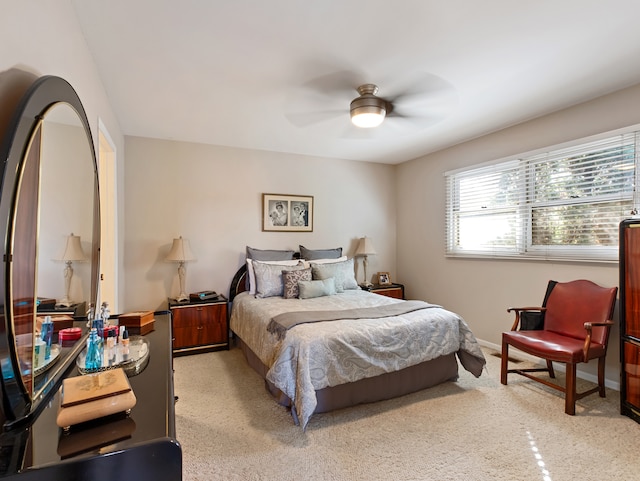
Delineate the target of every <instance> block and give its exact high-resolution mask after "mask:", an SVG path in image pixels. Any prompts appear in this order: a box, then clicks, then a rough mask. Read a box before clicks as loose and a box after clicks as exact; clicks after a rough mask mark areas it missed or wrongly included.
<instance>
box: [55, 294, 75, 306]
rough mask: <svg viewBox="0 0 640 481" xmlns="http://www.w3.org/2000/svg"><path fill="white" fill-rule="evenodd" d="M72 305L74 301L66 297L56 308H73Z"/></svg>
mask: <svg viewBox="0 0 640 481" xmlns="http://www.w3.org/2000/svg"><path fill="white" fill-rule="evenodd" d="M72 305H73V301H72V300H71V299H69V298H68V297H66V296H65V297H64V298H62V299H60V301H58V302H57V303H56V306H59V307H71V306H72Z"/></svg>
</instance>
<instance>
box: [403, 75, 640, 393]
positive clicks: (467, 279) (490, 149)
mask: <svg viewBox="0 0 640 481" xmlns="http://www.w3.org/2000/svg"><path fill="white" fill-rule="evenodd" d="M638 123H640V85H638V86H635V87H632V88H629V89H626V90H623V91H620V92H617V93H614V94H611V95H607V96H605V97H601V98H599V99H596V100H594V101H591V102H588V103H585V104H581V105H578V106H575V107H573V108H570V109H566V110H563V111H560V112H556V113H554V114H552V115H548V116H545V117H542V118H539V119H536V120H532V121H530V122H527V123H524V124H521V125H517V126H514V127H511V128H509V129H505V130H502V131H500V132H496V133H493V134H490V135H487V136H484V137H481V138H478V139H476V140H472V141H470V142H466V143H464V144H460V145H458V146H455V147H453V148H450V149H447V150H443V151H440V152H437V153H434V154H431V155H427V156H425V157H422V158H420V159H416V160H414V161H411V162H406V163H404V164H402V165H400V166H398V168H397V182H398V184H397V192H398V199H397V202H398V272H399V276H400V277H399V280H400V281H401V282H404V283H405V288H406V291H407V295H408V297H414V298H421V299H426V300H429V301H431V302H434V303H438V304H442V305H443V306H445V307H447V308H448V309H451V310H452V311H455V312H458V313H460V314H461V315H462V316H463V317H464V319H465V320H466V321H467V322H468V323H469V325H470V326H471V328H472V330H473V331H474V333H475V334H476V336H477V337H478V338H480V339H482V340H483V341H486V342H487V343H489V344H493V345H495V346H499V345H500V344H501V332H502V331H503V330H507V329H509V328H510V326H511V323H512V322H513V319H512V317H511V314H507V312H506V309H507V307H510V306H524V305H539V304H540V303H541V302H542V297H543V295H544V290H545V287H546V284H547V281H548V280H549V279H555V280H558V281H567V280H571V279H578V278H587V279H591V280H592V281H594V282H597V283H600V284H601V285H605V286H617V285H618V266H617V263H616V264H593V263H591V264H585V263H582V264H581V263H571V262H565V263H557V262H544V261H540V262H535V261H510V260H484V259H483V260H479V259H477V260H471V259H454V258H446V257H445V255H444V252H445V182H444V177H443V174H444V172H446V171H448V170H452V169H455V168H459V167H463V166H469V165H473V164H477V163H480V162H485V161H489V160H494V159H500V158H504V157H508V156H511V155H515V154H519V153H524V152H528V151H533V150H536V149H540V148H543V147H546V146H551V145H554V144H558V143H562V142H568V141H571V140H574V139H578V138H582V137H586V136H589V135H594V134H598V133H602V132H606V131H610V130H614V129H618V128H622V127H627V126H631V125H635V124H638ZM618 335H619V331H618V329H617V327H616V328H615V329H614V331H613V332H612V342H611V343H610V351H609V354H608V363H607V379H608V380H609V384H610V385H613V384H615V383H617V382H618V375H619V374H618V373H619V357H618V352H619V346H618ZM591 364H594V363H591ZM594 367H595V365H594V366H591V365H590V366H589V367H588V369H587V372H589V373H594V372H595V370H594ZM491 375H497V373H491ZM612 383H613V384H612Z"/></svg>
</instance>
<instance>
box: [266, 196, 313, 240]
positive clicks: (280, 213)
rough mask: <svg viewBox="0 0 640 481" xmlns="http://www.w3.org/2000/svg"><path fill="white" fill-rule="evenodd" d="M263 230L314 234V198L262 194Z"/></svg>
mask: <svg viewBox="0 0 640 481" xmlns="http://www.w3.org/2000/svg"><path fill="white" fill-rule="evenodd" d="M262 230H263V231H276V232H278V231H279V232H313V196H311V195H288V194H262Z"/></svg>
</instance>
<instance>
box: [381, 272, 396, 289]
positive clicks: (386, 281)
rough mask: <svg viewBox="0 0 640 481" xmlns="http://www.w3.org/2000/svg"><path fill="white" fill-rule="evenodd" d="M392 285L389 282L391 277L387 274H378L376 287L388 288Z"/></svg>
mask: <svg viewBox="0 0 640 481" xmlns="http://www.w3.org/2000/svg"><path fill="white" fill-rule="evenodd" d="M391 284H393V283H392V282H391V276H390V275H389V273H388V272H378V285H381V286H390V285H391Z"/></svg>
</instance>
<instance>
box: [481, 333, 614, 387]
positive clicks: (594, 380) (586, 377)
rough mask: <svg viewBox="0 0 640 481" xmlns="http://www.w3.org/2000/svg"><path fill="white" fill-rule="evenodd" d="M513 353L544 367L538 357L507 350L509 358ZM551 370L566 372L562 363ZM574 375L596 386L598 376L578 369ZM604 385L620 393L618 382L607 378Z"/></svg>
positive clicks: (494, 346)
mask: <svg viewBox="0 0 640 481" xmlns="http://www.w3.org/2000/svg"><path fill="white" fill-rule="evenodd" d="M478 344H480V345H481V346H482V347H487V348H489V349H493V350H494V351H498V352H501V351H502V346H500V345H498V344H494V343H493V342H489V341H485V340H483V339H478ZM514 353H516V356H514V357H517V358H520V359H522V360H523V361H530V362H534V363H536V364H540V365H541V366H543V367H544V366H545V362H544V361H543V360H541V359H540V358H539V357H535V356H531V355H529V354H527V353H526V352H522V351H519V350H518V349H516V348H514V347H510V349H509V357H511V356H512V355H513V354H514ZM553 368H554V369H556V370H558V371H560V372H566V369H565V365H564V364H563V363H554V364H553ZM576 375H577V376H578V378H580V379H584V380H585V381H589V382H592V383H594V384H598V376H596V375H595V374H591V373H588V372H583V371H581V370H580V369H578V370H577V373H576ZM604 385H605V386H606V387H608V388H609V389H613V390H614V391H620V382H619V381H614V380H612V379H608V378H606V377H605V380H604Z"/></svg>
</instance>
